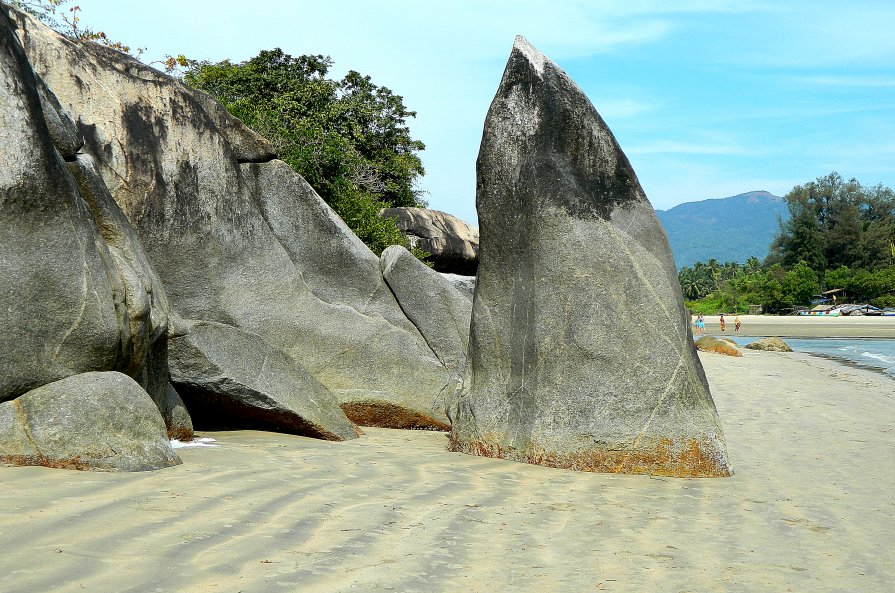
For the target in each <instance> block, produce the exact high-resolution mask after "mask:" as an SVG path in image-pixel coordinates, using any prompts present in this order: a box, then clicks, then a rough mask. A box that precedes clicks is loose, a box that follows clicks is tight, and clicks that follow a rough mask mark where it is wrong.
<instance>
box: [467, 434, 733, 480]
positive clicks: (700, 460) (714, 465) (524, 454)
mask: <svg viewBox="0 0 895 593" xmlns="http://www.w3.org/2000/svg"><path fill="white" fill-rule="evenodd" d="M502 440H505V439H501V438H499V437H490V438H489V436H485V437H484V438H482V439H481V440H476V441H471V442H465V443H460V442H458V441H457V440H456V439H454V438H451V443H450V450H451V451H459V452H461V453H469V454H471V455H478V456H481V457H494V458H499V459H510V460H512V461H521V462H524V463H533V464H536V465H545V466H547V467H555V468H558V469H570V470H575V471H588V472H603V473H613V474H645V475H651V476H668V477H676V478H713V477H726V476H729V475H731V474H732V473H733V472H732V471H731V470H730V468H729V467H728V466H727V459H726V457H724V456H723V455H721V454H719V451H723V449H722V448H721V446H722V445H723V443H719V442H717V440H716V439H715V438H714V437H705V438H700V439H695V438H689V439H686V440H683V441H678V442H674V441H672V440H671V439H659V440H658V441H657V442H654V443H642V444H641V446H639V447H638V448H637V449H636V450H627V451H611V450H597V449H593V450H589V451H578V452H570V453H557V452H549V451H546V450H545V449H543V448H540V447H537V446H532V447H529V448H528V449H527V450H525V451H521V452H517V451H514V450H512V449H509V450H508V449H504V448H503V446H502V445H501V444H500V442H501V441H502ZM719 467H723V468H726V471H719V469H718V468H719Z"/></svg>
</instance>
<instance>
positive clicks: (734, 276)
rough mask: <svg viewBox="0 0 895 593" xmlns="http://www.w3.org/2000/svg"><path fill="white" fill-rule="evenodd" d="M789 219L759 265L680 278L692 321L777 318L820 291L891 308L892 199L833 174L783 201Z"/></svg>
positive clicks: (716, 265) (894, 285)
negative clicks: (755, 309) (695, 317)
mask: <svg viewBox="0 0 895 593" xmlns="http://www.w3.org/2000/svg"><path fill="white" fill-rule="evenodd" d="M786 202H787V206H788V208H789V212H790V215H791V217H790V218H789V219H787V220H786V221H781V222H780V232H779V234H778V235H777V238H776V239H775V240H774V243H773V245H772V246H771V254H770V255H769V256H768V258H767V259H766V260H765V261H764V262H759V261H758V260H757V259H756V258H754V257H753V258H750V259H749V260H748V261H747V262H746V263H745V264H743V265H740V264H739V263H736V262H727V263H724V264H722V263H720V262H718V261H717V260H714V259H710V260H708V261H706V262H696V263H695V264H694V265H693V267H686V266H685V267H683V268H681V270H680V272H679V274H678V277H679V279H680V283H681V290H682V292H683V294H684V298H685V299H687V306H688V307H689V308H690V309H691V310H692V311H693V312H694V313H703V314H712V313H720V312H722V311H724V312H731V313H733V312H739V313H743V312H747V311H748V310H749V309H750V307H751V306H760V307H761V308H762V310H763V311H764V312H768V313H782V312H788V311H792V310H793V309H795V308H798V307H804V306H808V305H809V304H810V303H811V300H812V297H813V296H814V295H816V294H818V293H819V292H821V291H822V290H829V289H836V288H838V289H843V290H844V291H845V294H846V295H847V296H848V299H849V300H850V301H851V302H855V303H870V304H872V305H875V306H877V307H895V193H893V192H892V190H891V189H889V188H887V187H884V186H882V185H877V186H874V187H865V186H863V185H861V184H860V183H859V182H858V181H856V180H854V179H851V180H849V181H845V180H843V179H842V177H840V176H839V174H838V173H830V174H829V175H827V176H826V177H820V178H818V179H817V180H816V181H813V182H811V183H807V184H805V185H799V186H796V187H794V188H793V190H792V191H791V192H789V193H788V194H787V195H786Z"/></svg>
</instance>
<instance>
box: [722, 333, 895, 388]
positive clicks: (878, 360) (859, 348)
mask: <svg viewBox="0 0 895 593" xmlns="http://www.w3.org/2000/svg"><path fill="white" fill-rule="evenodd" d="M760 339H761V338H744V337H739V336H736V337H734V340H735V341H736V343H737V344H739V345H740V346H745V345H746V344H749V343H751V342H754V341H755V340H760ZM783 341H784V342H786V343H787V344H789V347H790V348H792V349H793V350H795V351H796V352H807V353H809V354H817V355H820V356H823V357H825V358H832V359H834V360H840V361H843V362H847V363H852V364H857V365H859V366H862V367H867V368H871V369H876V370H879V371H882V372H883V373H885V374H887V375H889V376H890V377H892V378H893V379H895V340H888V339H874V338H784V339H783Z"/></svg>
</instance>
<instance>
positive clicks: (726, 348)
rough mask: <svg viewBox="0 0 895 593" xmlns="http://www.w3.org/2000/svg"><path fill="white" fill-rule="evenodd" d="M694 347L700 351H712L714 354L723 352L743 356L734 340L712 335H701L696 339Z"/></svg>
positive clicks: (728, 354)
mask: <svg viewBox="0 0 895 593" xmlns="http://www.w3.org/2000/svg"><path fill="white" fill-rule="evenodd" d="M696 349H697V350H699V351H700V352H712V353H714V354H725V355H727V356H743V353H742V352H740V350H739V348H737V345H736V342H734V341H733V340H730V339H727V340H725V339H723V338H716V337H713V336H703V337H701V338H699V339H698V340H696Z"/></svg>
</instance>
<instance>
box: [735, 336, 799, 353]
mask: <svg viewBox="0 0 895 593" xmlns="http://www.w3.org/2000/svg"><path fill="white" fill-rule="evenodd" d="M746 348H748V349H749V350H763V351H765V352H792V348H790V347H789V344H787V343H786V342H784V341H783V340H781V339H780V338H773V337H772V338H765V339H763V340H757V341H755V342H752V343H751V344H747V345H746Z"/></svg>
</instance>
